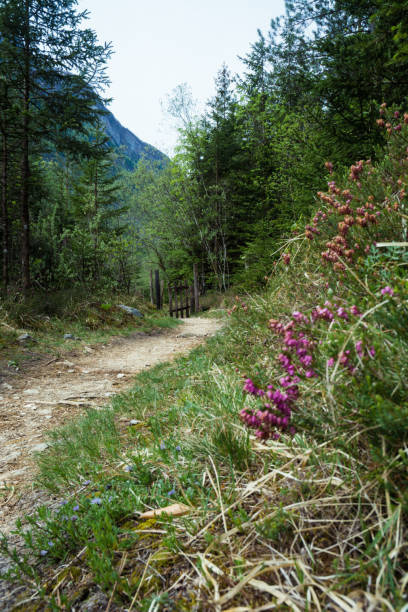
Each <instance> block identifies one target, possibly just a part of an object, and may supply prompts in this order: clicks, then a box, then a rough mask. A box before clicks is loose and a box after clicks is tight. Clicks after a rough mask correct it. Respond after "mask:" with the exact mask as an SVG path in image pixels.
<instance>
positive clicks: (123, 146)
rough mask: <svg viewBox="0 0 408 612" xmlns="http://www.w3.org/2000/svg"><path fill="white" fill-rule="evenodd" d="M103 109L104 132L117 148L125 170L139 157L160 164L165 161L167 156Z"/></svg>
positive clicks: (163, 163)
mask: <svg viewBox="0 0 408 612" xmlns="http://www.w3.org/2000/svg"><path fill="white" fill-rule="evenodd" d="M105 110H106V115H104V116H103V118H102V121H103V123H104V124H105V127H106V134H107V136H108V137H109V141H110V143H111V144H112V145H113V146H114V147H115V148H117V149H118V154H119V156H120V161H121V164H122V165H123V166H124V167H125V168H126V169H127V170H132V169H133V168H134V167H135V165H136V164H137V163H138V162H139V160H140V159H141V158H146V159H148V160H151V161H155V162H158V163H159V164H160V165H165V164H166V163H167V161H168V157H167V156H166V155H165V154H164V153H162V152H161V151H159V150H158V149H156V148H155V147H153V146H152V145H149V144H147V143H146V142H143V141H142V140H140V138H138V137H137V136H135V134H133V132H131V131H130V130H128V129H127V128H125V127H123V125H122V124H121V123H120V122H119V121H118V120H117V119H116V117H115V116H114V115H113V113H111V112H110V111H109V110H107V109H105Z"/></svg>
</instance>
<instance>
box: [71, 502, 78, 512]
mask: <svg viewBox="0 0 408 612" xmlns="http://www.w3.org/2000/svg"><path fill="white" fill-rule="evenodd" d="M72 509H73V511H74V512H78V510H79V506H78V504H77V505H76V506H74V507H73V508H72Z"/></svg>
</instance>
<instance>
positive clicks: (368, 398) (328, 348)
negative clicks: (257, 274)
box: [230, 104, 408, 448]
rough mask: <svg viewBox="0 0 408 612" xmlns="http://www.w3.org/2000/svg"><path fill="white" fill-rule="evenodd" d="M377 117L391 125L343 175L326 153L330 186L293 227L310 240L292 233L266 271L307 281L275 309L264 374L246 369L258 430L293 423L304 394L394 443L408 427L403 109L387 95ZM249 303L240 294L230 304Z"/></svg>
mask: <svg viewBox="0 0 408 612" xmlns="http://www.w3.org/2000/svg"><path fill="white" fill-rule="evenodd" d="M377 123H378V125H379V128H380V129H385V130H386V135H387V146H386V149H385V151H384V152H383V154H382V155H381V156H380V159H379V161H378V162H376V163H372V161H371V160H360V161H358V162H356V163H355V164H353V165H352V166H351V168H350V170H349V171H348V173H347V174H346V175H343V176H337V175H336V174H335V172H334V168H333V164H332V163H331V162H326V168H327V170H328V172H329V181H328V190H327V192H319V193H318V194H317V200H318V203H319V207H318V209H317V210H316V212H315V214H314V216H313V219H312V222H311V223H310V224H308V225H306V227H305V232H304V235H303V238H302V237H299V238H300V239H303V240H306V241H307V242H306V243H305V242H303V244H302V248H301V249H299V240H296V241H293V240H292V241H290V242H289V243H288V245H287V248H286V249H285V251H284V252H283V253H282V255H281V260H280V263H279V264H278V265H277V266H276V268H275V274H274V276H273V277H272V278H271V279H270V285H271V291H272V292H274V291H275V290H276V287H277V286H278V285H279V284H280V283H282V282H284V281H283V279H285V281H287V279H288V277H289V278H290V276H291V275H292V276H293V278H295V277H296V276H297V274H298V272H299V268H300V269H301V270H302V272H303V274H304V277H305V280H306V282H305V281H303V291H302V297H303V302H304V303H303V307H302V308H301V309H300V308H297V309H293V310H292V312H288V311H287V307H288V306H290V304H292V303H294V299H292V301H289V303H288V302H286V303H285V308H284V309H282V311H281V312H280V313H279V315H280V316H279V317H277V316H276V314H274V313H271V314H274V318H271V319H270V320H269V328H270V330H271V333H272V334H273V335H274V343H275V344H274V348H275V351H276V357H275V367H274V368H273V370H271V372H270V373H269V374H270V380H269V381H268V382H267V383H266V384H264V385H259V384H256V382H254V380H253V377H251V376H250V374H249V375H247V376H246V378H245V382H244V387H243V390H244V392H245V394H246V401H245V404H244V407H243V408H242V410H241V412H240V418H241V420H242V421H243V423H244V424H245V425H246V426H248V427H249V428H251V429H254V430H255V435H256V436H257V437H258V438H260V439H268V438H274V439H278V438H279V437H280V435H281V434H283V433H284V434H289V435H290V434H293V433H294V432H295V431H296V424H297V421H298V420H299V421H302V415H301V413H302V412H303V413H304V412H305V410H310V408H311V402H310V398H311V397H314V401H315V402H319V403H321V404H322V405H323V406H325V407H326V408H327V410H328V411H331V412H332V413H334V414H335V418H336V419H337V421H338V422H340V421H344V423H346V422H347V423H348V425H349V426H351V427H354V426H357V424H358V423H359V422H360V423H362V424H363V425H364V427H366V428H367V429H368V431H369V432H370V433H369V435H370V437H372V439H373V440H376V441H377V442H378V441H380V440H383V441H384V440H385V441H386V442H387V443H388V445H389V446H391V447H395V448H399V447H401V446H402V444H403V441H404V440H405V438H406V427H405V423H406V422H407V417H408V401H407V398H408V384H407V373H408V372H407V370H408V280H407V276H406V266H407V263H408V257H407V251H406V246H407V243H406V239H407V228H406V222H407V219H408V216H407V215H406V210H407V204H406V201H407V194H406V186H407V182H408V155H407V154H408V147H407V144H408V114H407V113H405V114H404V115H402V114H401V113H400V112H399V111H398V110H395V109H391V110H387V108H386V105H385V104H383V105H382V106H381V108H380V119H379V120H378V122H377ZM404 241H405V242H404ZM295 247H296V248H295ZM302 258H303V259H304V261H303V262H302V260H301V259H302ZM295 295H296V298H295V299H297V301H298V303H299V289H298V290H297V291H296V293H295ZM247 310H248V305H247V304H246V302H243V301H242V300H238V301H237V303H236V304H235V306H234V307H233V308H232V309H231V310H230V313H231V314H234V316H235V317H236V316H242V314H243V313H245V312H246V311H247ZM285 310H286V311H285ZM238 313H239V314H238ZM304 396H307V398H308V399H307V401H305V399H304ZM296 410H299V413H300V414H299V419H297V418H294V414H293V413H294V411H296Z"/></svg>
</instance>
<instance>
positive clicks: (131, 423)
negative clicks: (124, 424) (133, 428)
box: [129, 419, 142, 425]
mask: <svg viewBox="0 0 408 612" xmlns="http://www.w3.org/2000/svg"><path fill="white" fill-rule="evenodd" d="M141 422H142V421H137V420H136V419H132V420H131V421H129V425H138V424H139V423H141Z"/></svg>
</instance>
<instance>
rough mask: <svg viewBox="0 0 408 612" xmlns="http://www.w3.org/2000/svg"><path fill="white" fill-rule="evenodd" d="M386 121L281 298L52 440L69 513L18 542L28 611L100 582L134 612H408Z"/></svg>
mask: <svg viewBox="0 0 408 612" xmlns="http://www.w3.org/2000/svg"><path fill="white" fill-rule="evenodd" d="M383 112H386V111H384V110H383ZM388 123H389V124H390V126H391V127H390V128H386V129H388V130H389V136H390V143H389V147H388V149H387V151H386V153H385V156H384V159H383V161H381V162H379V163H378V164H377V165H375V166H374V165H373V164H371V162H364V163H363V162H358V163H357V164H355V165H354V166H352V169H351V173H350V176H346V177H341V176H339V177H337V176H336V175H333V176H332V177H330V179H333V180H330V183H329V190H328V193H327V194H319V199H320V202H323V204H322V205H321V207H320V208H319V209H318V210H316V215H315V218H314V220H313V224H312V225H310V226H308V227H307V228H306V231H305V234H303V235H298V236H295V237H294V238H293V239H292V240H290V241H289V242H287V243H285V245H283V247H282V257H281V259H280V261H279V263H278V264H277V265H276V267H275V270H274V272H273V273H272V274H271V276H270V278H269V281H268V289H267V291H266V292H265V293H263V294H262V295H247V296H237V299H236V300H233V301H232V303H231V308H230V309H229V312H230V317H227V322H226V325H225V328H224V330H223V331H222V332H221V333H220V334H218V335H217V336H216V337H215V338H213V339H210V340H209V341H208V343H207V345H206V346H205V347H201V348H198V349H196V350H195V351H193V352H192V353H191V354H190V355H189V356H188V357H182V358H180V359H178V360H177V361H175V362H173V363H170V364H163V365H159V366H157V367H155V368H153V369H152V370H150V371H145V372H143V373H141V374H140V375H138V376H137V378H136V381H135V386H134V387H133V389H132V390H131V391H130V392H128V393H124V394H122V395H119V396H117V397H115V398H114V400H113V403H112V405H111V406H110V407H108V408H103V409H101V410H92V411H89V412H88V413H87V415H86V416H84V417H83V418H82V419H80V420H79V421H76V422H74V423H72V424H71V425H68V426H66V427H64V428H63V429H60V430H57V431H55V432H54V433H53V434H52V436H51V443H50V447H49V448H48V450H47V451H45V452H44V453H42V454H41V455H40V457H39V476H38V484H39V486H42V487H45V488H47V489H49V490H50V491H52V492H53V493H54V494H57V495H59V496H60V497H61V502H60V506H59V508H58V509H57V510H55V511H53V510H50V509H48V508H41V509H40V510H39V511H38V512H37V513H35V514H33V515H32V516H31V517H28V518H27V519H26V520H25V522H24V523H20V524H19V525H18V527H17V531H18V533H19V534H20V535H21V536H22V537H23V538H24V540H25V553H21V552H16V551H13V550H11V549H10V547H9V544H8V543H7V540H6V539H4V540H3V544H2V548H3V552H5V553H7V554H9V556H10V557H11V558H12V559H13V560H14V567H13V569H12V570H11V571H10V574H9V579H10V580H20V581H22V582H23V583H25V584H26V585H27V592H26V594H25V596H24V597H25V599H24V601H23V602H22V603H21V604H20V608H18V607H17V608H16V609H21V610H23V609H24V610H31V609H32V610H34V609H35V610H41V609H49V610H60V609H80V606H81V602H84V601H85V600H86V599H87V597H88V595H89V593H91V592H93V589H94V588H95V585H98V588H99V589H101V590H102V591H104V592H105V593H106V602H107V607H108V608H110V607H111V606H117V609H120V610H146V611H152V610H186V611H187V610H230V611H232V610H239V611H240V612H244V611H248V612H249V611H250V610H259V611H261V610H268V609H279V610H294V611H299V610H341V611H347V612H349V611H350V612H351V611H352V610H358V609H361V610H391V611H397V610H402V609H405V608H406V606H407V587H408V580H407V571H408V563H407V537H406V517H407V510H408V498H407V493H406V490H407V488H406V485H407V478H406V474H407V467H408V448H407V439H406V437H407V428H406V422H407V416H408V405H407V395H408V394H407V382H406V381H407V364H408V326H407V298H408V283H407V275H406V264H407V258H406V240H407V237H406V228H405V221H406V219H407V215H406V205H405V202H406V193H405V187H406V184H407V181H408V170H407V159H408V158H407V155H406V147H407V140H408V139H407V127H406V125H405V124H403V125H401V123H400V119H399V114H392V115H391V116H390V117H389V121H388ZM407 123H408V117H407ZM385 125H386V124H385V122H384V126H385ZM398 126H399V127H398ZM328 169H329V171H332V168H331V164H330V163H328ZM357 209H360V210H357ZM329 211H332V212H329ZM377 212H378V213H379V214H377ZM366 213H367V216H366ZM358 218H360V221H357V219H358ZM361 219H366V222H364V221H361ZM383 243H387V246H383ZM395 243H398V244H395ZM356 245H357V246H356ZM404 245H405V246H404ZM346 251H347V252H346ZM350 251H352V252H350ZM324 254H325V255H324ZM336 264H341V265H336ZM289 388H290V389H292V393H291V394H289V395H287V390H288V389H289ZM295 388H296V390H295ZM277 391H279V393H278V394H277V395H274V394H275V393H276V392H277ZM268 393H269V395H268ZM282 397H283V399H282ZM283 405H284V406H285V410H286V412H285V411H283V409H282V406H283ZM288 410H289V412H288ZM283 414H285V415H286V416H287V415H289V417H290V427H294V428H295V431H293V430H291V429H289V422H288V423H287V424H286V423H284V422H283V421H282V418H283V417H282V415H283ZM245 415H247V416H250V417H252V416H253V417H254V420H251V421H249V420H248V418H247V416H245ZM268 415H272V416H274V418H275V419H278V418H279V419H281V420H280V421H277V420H273V419H272V420H271V419H270V417H269V416H268ZM247 425H248V426H247ZM275 434H276V435H275ZM175 503H177V504H180V505H179V506H176V507H175V506H172V504H175ZM181 504H182V506H181ZM157 508H164V509H167V511H165V512H164V513H163V514H161V515H159V516H154V517H144V516H143V515H142V513H144V512H145V511H146V510H149V509H157Z"/></svg>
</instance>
